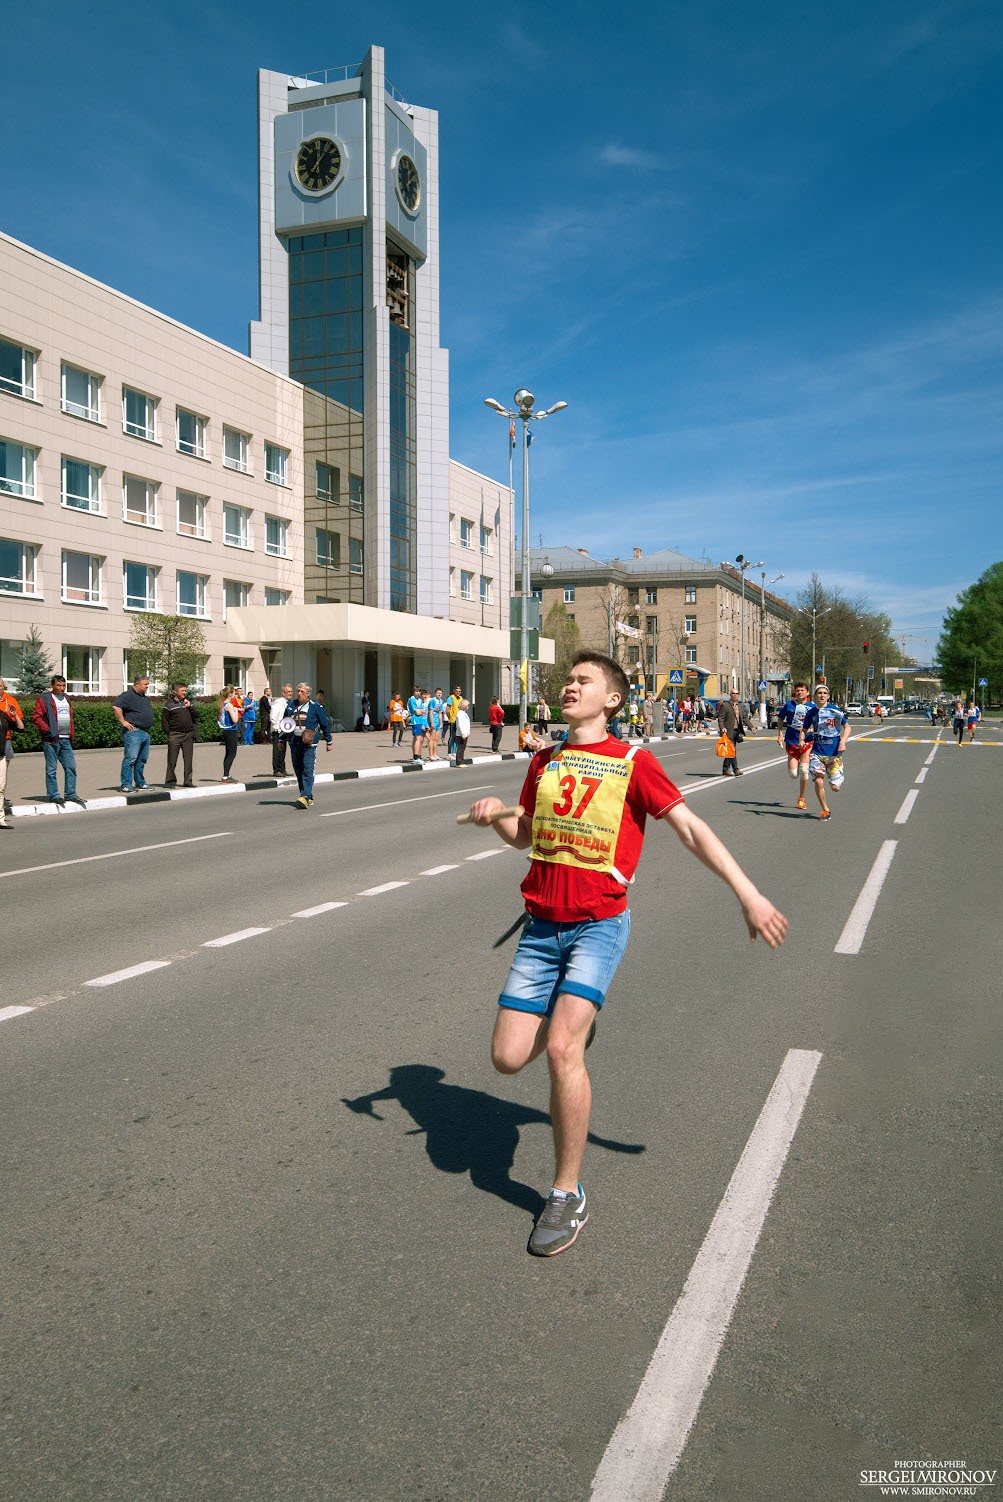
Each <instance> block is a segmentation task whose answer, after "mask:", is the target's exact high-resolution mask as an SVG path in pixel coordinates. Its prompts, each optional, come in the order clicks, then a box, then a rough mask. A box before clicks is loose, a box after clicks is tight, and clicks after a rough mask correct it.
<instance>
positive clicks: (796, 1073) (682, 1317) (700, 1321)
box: [592, 1048, 822, 1502]
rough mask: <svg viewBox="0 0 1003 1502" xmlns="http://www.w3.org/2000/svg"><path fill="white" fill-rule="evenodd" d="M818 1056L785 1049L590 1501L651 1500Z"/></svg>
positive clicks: (729, 1303)
mask: <svg viewBox="0 0 1003 1502" xmlns="http://www.w3.org/2000/svg"><path fill="white" fill-rule="evenodd" d="M821 1059H822V1055H821V1054H820V1053H818V1052H817V1051H816V1050H814V1049H802V1048H792V1049H791V1050H790V1051H789V1053H788V1054H787V1057H786V1058H785V1059H784V1062H783V1064H782V1065H781V1068H780V1073H779V1074H778V1075H777V1078H776V1080H775V1081H774V1084H773V1088H772V1090H771V1091H770V1093H769V1095H768V1097H767V1099H766V1104H765V1105H764V1106H763V1109H762V1111H761V1112H760V1114H759V1120H758V1121H757V1122H756V1125H755V1126H754V1127H753V1129H752V1135H751V1136H750V1137H749V1140H748V1142H747V1143H746V1145H745V1150H744V1152H743V1153H742V1156H741V1158H740V1159H739V1160H738V1165H737V1167H736V1168H735V1172H734V1173H733V1174H732V1176H731V1182H730V1183H729V1185H728V1187H727V1189H726V1190H725V1193H724V1198H723V1200H722V1201H721V1203H720V1205H719V1206H718V1209H717V1213H716V1214H715V1216H714V1219H713V1221H712V1222H711V1226H710V1230H709V1231H708V1232H707V1235H706V1237H705V1238H704V1243H703V1245H702V1246H701V1248H700V1250H699V1252H698V1253H697V1256H696V1260H695V1262H694V1263H693V1266H692V1268H691V1269H690V1275H689V1277H688V1278H687V1279H686V1285H685V1287H684V1288H683V1291H682V1293H681V1294H680V1296H679V1300H678V1302H677V1303H676V1306H675V1308H674V1309H673V1311H672V1313H671V1315H670V1316H669V1321H668V1324H667V1325H666V1326H665V1329H664V1330H663V1331H662V1336H661V1339H660V1340H659V1342H658V1345H657V1346H656V1348H655V1353H654V1355H653V1356H652V1358H651V1362H650V1364H649V1366H648V1370H647V1371H646V1372H645V1374H644V1379H643V1381H642V1383H641V1386H640V1388H639V1389H638V1392H637V1396H636V1397H635V1399H634V1401H633V1403H632V1404H631V1406H630V1409H629V1410H628V1412H627V1413H626V1414H625V1416H624V1417H623V1418H622V1419H621V1421H620V1423H619V1424H618V1425H617V1427H616V1429H615V1430H614V1431H613V1436H612V1438H611V1439H610V1442H609V1444H608V1445H607V1447H606V1452H605V1454H604V1455H603V1458H602V1460H601V1461H600V1462H599V1468H598V1470H597V1471H596V1473H595V1476H594V1477H593V1481H592V1502H623V1499H624V1498H625V1497H629V1498H630V1499H631V1502H661V1498H662V1495H663V1493H664V1491H665V1485H666V1482H667V1481H668V1479H669V1477H670V1476H671V1475H672V1472H673V1470H674V1469H675V1467H676V1463H677V1462H678V1460H679V1457H680V1455H681V1454H682V1452H683V1448H684V1446H685V1444H686V1440H687V1437H688V1435H689V1432H690V1429H691V1428H692V1427H693V1423H694V1421H695V1419H696V1416H697V1414H698V1413H699V1411H700V1405H701V1403H702V1402H703V1395H704V1393H705V1391H706V1389H707V1384H708V1383H709V1382H710V1379H711V1377H712V1375H713V1372H714V1367H715V1366H716V1364H717V1358H718V1354H719V1352H720V1350H721V1346H722V1343H723V1341H724V1337H725V1335H726V1334H727V1332H728V1326H729V1324H730V1323H731V1317H732V1314H733V1313H734V1310H735V1305H736V1303H737V1302H738V1297H739V1294H740V1293H741V1291H742V1285H743V1283H744V1282H745V1277H746V1274H747V1273H748V1270H749V1264H750V1263H751V1261H752V1256H753V1253H754V1251H755V1249H756V1243H757V1242H758V1240H759V1236H760V1233H761V1231H762V1229H763V1225H764V1223H765V1221H766V1215H767V1212H768V1210H769V1208H770V1203H771V1201H772V1199H773V1195H774V1192H775V1190H776V1187H777V1182H778V1180H779V1178H780V1174H781V1171H782V1169H783V1166H784V1163H785V1161H786V1159H787V1154H788V1152H789V1151H790V1146H791V1143H792V1141H793V1140H794V1133H795V1132H796V1131H797V1128H798V1123H799V1121H800V1120H801V1113H802V1111H803V1110H804V1106H805V1102H806V1101H807V1099H808V1092H809V1090H810V1089H811V1086H812V1081H813V1080H814V1078H815V1071H816V1070H817V1069H818V1066H819V1063H820V1062H821Z"/></svg>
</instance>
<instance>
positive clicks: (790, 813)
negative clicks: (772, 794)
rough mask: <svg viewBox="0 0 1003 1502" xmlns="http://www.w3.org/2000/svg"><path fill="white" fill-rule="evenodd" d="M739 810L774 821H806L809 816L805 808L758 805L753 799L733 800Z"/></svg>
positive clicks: (770, 804)
mask: <svg viewBox="0 0 1003 1502" xmlns="http://www.w3.org/2000/svg"><path fill="white" fill-rule="evenodd" d="M731 802H732V803H734V804H735V805H736V806H737V807H738V808H744V809H745V810H746V811H747V812H748V813H750V814H757V815H758V816H759V817H760V818H762V816H763V815H764V814H766V815H767V816H768V817H770V818H773V819H806V818H808V814H807V813H806V812H805V810H804V809H803V808H788V807H787V806H786V804H783V803H780V802H774V803H756V802H754V801H753V799H751V798H732V800H731Z"/></svg>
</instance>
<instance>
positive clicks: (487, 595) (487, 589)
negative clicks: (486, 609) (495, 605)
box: [481, 574, 491, 605]
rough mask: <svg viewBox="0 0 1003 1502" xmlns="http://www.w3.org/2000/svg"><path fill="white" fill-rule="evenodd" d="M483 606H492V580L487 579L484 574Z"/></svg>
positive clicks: (482, 585) (482, 584)
mask: <svg viewBox="0 0 1003 1502" xmlns="http://www.w3.org/2000/svg"><path fill="white" fill-rule="evenodd" d="M481 604H482V605H490V604H491V580H490V579H485V577H484V575H483V574H482V575H481Z"/></svg>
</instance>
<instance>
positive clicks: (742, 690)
mask: <svg viewBox="0 0 1003 1502" xmlns="http://www.w3.org/2000/svg"><path fill="white" fill-rule="evenodd" d="M735 565H736V567H737V568H738V569H739V570H740V571H741V574H742V610H741V615H740V617H739V629H740V631H741V634H742V648H741V666H740V668H739V698H740V699H741V700H742V703H743V704H744V703H746V702H747V701H748V694H747V692H746V689H747V684H746V681H745V575H746V573H747V571H748V570H749V569H750V568H762V566H763V560H762V559H761V558H760V560H759V562H758V563H753V561H752V559H751V558H745V557H744V556H743V555H742V554H741V553H736V554H735Z"/></svg>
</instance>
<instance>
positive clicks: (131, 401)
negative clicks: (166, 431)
mask: <svg viewBox="0 0 1003 1502" xmlns="http://www.w3.org/2000/svg"><path fill="white" fill-rule="evenodd" d="M122 431H123V433H131V434H132V436H133V438H146V439H148V440H149V442H150V443H155V442H156V439H157V403H156V400H155V399H154V398H153V397H152V396H146V395H144V393H143V392H142V391H133V389H132V387H131V386H123V387H122Z"/></svg>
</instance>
